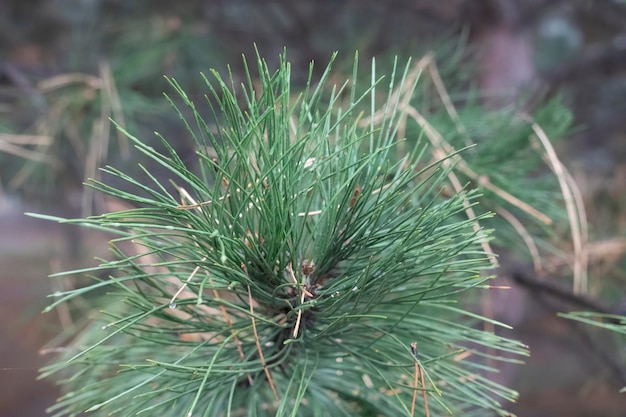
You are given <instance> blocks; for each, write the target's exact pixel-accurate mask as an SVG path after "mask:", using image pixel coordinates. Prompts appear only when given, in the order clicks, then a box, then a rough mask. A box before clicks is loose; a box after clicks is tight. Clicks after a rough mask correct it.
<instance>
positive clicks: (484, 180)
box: [406, 106, 552, 224]
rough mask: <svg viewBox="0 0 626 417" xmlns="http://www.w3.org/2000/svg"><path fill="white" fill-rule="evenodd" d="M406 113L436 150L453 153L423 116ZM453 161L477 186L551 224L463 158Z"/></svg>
mask: <svg viewBox="0 0 626 417" xmlns="http://www.w3.org/2000/svg"><path fill="white" fill-rule="evenodd" d="M406 112H407V114H409V116H411V117H413V119H414V120H415V121H416V122H417V124H418V125H420V127H421V128H422V129H424V133H425V134H426V136H427V137H428V139H429V140H430V141H431V143H432V144H433V146H435V147H436V148H439V149H443V151H444V152H445V153H446V154H452V153H454V148H453V147H452V146H450V145H449V144H448V143H447V142H446V141H445V140H444V139H443V137H442V136H441V134H440V133H439V132H438V131H437V130H436V129H435V128H434V127H433V126H432V125H431V124H430V123H429V122H428V121H427V120H426V118H425V117H424V116H422V115H421V114H420V113H419V112H418V111H417V109H415V108H414V107H412V106H408V107H407V108H406ZM454 159H455V162H457V167H458V170H459V171H460V172H462V173H463V174H465V175H467V176H468V177H469V178H471V179H472V180H474V181H475V182H476V183H477V184H478V185H480V186H482V187H484V188H485V189H487V190H489V191H491V192H492V193H494V194H496V195H497V196H499V197H500V198H502V199H503V200H505V201H506V202H508V203H509V204H511V205H513V206H516V207H518V208H519V209H520V210H522V211H524V212H526V213H527V214H529V215H531V216H533V217H535V218H536V219H537V220H539V221H541V222H542V223H545V224H551V223H552V219H550V218H549V217H548V216H546V215H545V214H543V213H541V212H540V211H539V210H537V209H535V208H534V207H532V206H531V205H530V204H528V203H526V202H524V201H522V200H520V199H519V198H517V197H515V196H514V195H512V194H510V193H508V192H506V191H505V190H503V189H502V188H500V187H498V186H496V185H494V184H493V183H491V181H490V180H489V177H487V176H485V175H479V174H478V173H476V172H475V171H474V170H472V169H471V168H470V167H469V166H468V165H467V163H466V162H465V160H464V159H463V158H461V157H460V156H458V155H456V156H455V157H454Z"/></svg>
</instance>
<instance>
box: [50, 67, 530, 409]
mask: <svg viewBox="0 0 626 417" xmlns="http://www.w3.org/2000/svg"><path fill="white" fill-rule="evenodd" d="M257 63H258V65H257V68H258V77H259V80H260V82H259V83H258V84H255V82H254V81H253V80H254V79H255V77H253V75H252V74H251V71H248V72H247V81H246V83H244V84H243V85H242V86H236V85H235V83H234V82H233V81H232V77H229V78H227V79H223V78H222V77H221V76H220V75H219V74H218V73H217V72H212V73H211V77H210V78H209V77H208V78H205V82H206V85H207V88H208V91H209V95H208V97H207V101H206V103H204V104H200V103H198V104H197V103H195V102H193V101H192V100H190V99H189V97H187V95H186V94H185V92H184V90H183V88H182V87H181V86H180V85H178V83H177V82H176V81H175V80H169V81H170V84H171V86H172V87H173V89H174V90H175V92H176V95H175V96H174V97H171V98H169V97H168V99H169V101H170V103H171V104H172V105H173V107H174V108H175V109H176V111H177V112H178V114H179V115H180V116H181V120H182V122H183V123H184V124H185V126H186V127H187V131H188V132H189V134H190V135H191V136H192V137H193V139H194V141H195V143H196V146H197V154H198V157H199V163H198V166H199V167H198V170H197V172H195V171H192V170H191V169H190V168H189V167H188V165H187V164H186V163H185V162H184V161H183V160H182V159H181V158H180V157H179V155H177V154H176V152H175V151H174V150H173V148H172V147H171V146H170V144H169V142H168V140H167V139H166V138H161V139H162V147H163V149H164V150H165V151H164V152H160V151H157V150H156V149H155V148H153V147H151V146H148V145H146V144H145V143H144V142H143V141H142V140H141V139H139V138H136V137H134V136H133V135H132V134H131V133H129V132H127V131H125V130H124V133H125V134H126V135H127V136H128V138H129V139H130V140H131V142H132V143H133V144H134V146H135V147H136V148H137V149H138V150H139V151H140V152H142V153H143V154H145V155H146V156H147V157H149V158H151V159H152V160H154V161H155V162H157V163H158V164H160V165H162V166H163V167H165V168H166V169H167V170H169V172H170V173H171V177H172V182H171V184H162V183H161V182H159V181H158V180H157V179H156V177H155V176H154V174H153V173H151V172H150V171H148V170H147V169H146V170H144V173H145V176H144V177H142V178H141V179H139V178H131V177H129V176H128V175H126V174H125V173H124V172H122V171H119V170H117V169H115V168H112V167H107V168H104V171H105V172H106V173H108V174H110V175H112V176H115V177H117V178H118V179H120V180H123V181H124V182H126V183H127V185H128V186H130V188H133V189H134V191H127V190H128V189H129V187H123V188H124V189H123V190H122V189H120V188H116V187H113V186H111V185H108V184H107V183H105V182H100V181H91V182H90V185H91V186H92V187H93V188H95V189H96V190H99V191H102V192H104V193H108V194H110V195H112V196H115V197H118V198H120V199H123V200H125V201H127V202H130V203H132V204H133V205H134V206H135V207H136V208H133V209H129V210H125V211H122V212H114V213H105V214H102V215H98V216H93V217H89V218H86V219H78V220H64V219H58V218H53V217H50V216H39V217H45V218H51V219H55V220H59V221H63V222H69V223H75V224H80V225H82V226H86V227H92V228H96V229H100V230H105V231H108V232H111V233H114V234H116V236H117V237H116V238H115V239H113V240H112V241H111V249H112V251H113V253H114V254H115V259H114V260H111V261H106V260H103V261H102V264H101V265H100V266H98V267H95V268H89V269H86V270H80V271H72V272H71V273H72V274H79V273H80V274H84V273H89V274H91V275H92V276H93V283H92V284H91V285H89V286H87V287H84V288H80V289H76V290H71V291H67V292H62V293H57V294H55V296H56V297H57V300H56V301H55V302H54V303H53V304H52V305H51V306H50V307H49V310H50V309H52V308H54V307H55V306H56V305H58V304H60V303H65V302H68V301H71V300H72V299H73V298H75V297H78V296H84V295H86V294H89V293H90V292H93V291H98V290H102V289H106V291H107V295H106V296H105V298H104V299H105V300H106V303H107V304H106V306H105V307H104V308H103V310H102V314H101V315H100V316H99V317H98V320H100V321H102V323H101V324H98V325H89V326H88V327H87V328H86V329H84V330H83V331H81V332H80V333H79V334H78V336H77V337H76V339H75V340H74V341H73V342H72V343H71V344H70V345H69V347H68V349H67V350H68V353H67V355H66V357H64V358H62V359H61V360H59V361H58V362H57V363H55V364H53V365H51V366H49V367H47V368H46V369H45V370H44V371H43V374H42V375H43V376H50V375H53V374H54V375H57V377H58V378H60V379H61V383H62V385H63V387H64V389H65V394H64V396H63V397H62V398H61V399H60V400H59V402H58V403H57V404H56V405H54V406H53V407H51V410H50V411H51V412H52V414H53V415H54V416H66V415H67V416H75V415H79V414H80V413H82V412H84V411H91V412H93V415H102V416H104V415H107V416H108V415H119V416H131V415H132V416H134V415H160V416H240V415H245V416H333V417H335V416H355V415H361V416H378V415H385V416H410V415H429V414H430V415H463V416H470V415H477V416H478V415H480V416H483V415H485V412H486V410H491V411H495V412H497V413H499V414H502V415H504V414H505V412H504V411H503V410H502V409H501V406H500V401H501V400H502V399H504V400H513V399H514V398H515V395H516V394H515V393H514V392H513V391H511V390H509V389H507V388H505V387H502V386H500V385H498V384H496V383H494V382H492V381H491V380H490V377H489V376H490V373H491V372H495V368H494V363H493V362H494V361H497V360H508V361H511V360H512V359H510V358H511V354H512V355H513V356H516V355H524V354H525V353H526V351H525V348H524V346H523V345H521V344H520V343H518V342H515V341H511V340H507V339H505V338H502V337H499V336H497V335H495V334H494V333H493V332H490V331H486V330H483V329H482V328H483V326H482V324H483V323H485V322H489V323H491V324H495V325H501V324H500V323H496V322H493V321H490V320H489V319H486V318H483V317H480V316H477V315H476V314H473V313H472V312H470V311H467V310H466V309H464V307H463V306H462V305H459V303H458V302H459V294H461V293H462V292H464V291H466V290H468V289H471V288H477V287H485V286H486V285H485V281H486V280H488V275H487V274H488V271H487V270H488V269H489V268H491V267H492V266H493V263H492V261H491V259H490V257H491V254H490V253H487V252H486V251H485V246H484V245H485V243H486V242H487V240H488V238H489V235H488V233H487V232H486V231H485V230H484V229H482V228H480V227H477V225H478V224H479V222H481V221H482V220H484V219H485V218H487V217H488V215H486V214H485V215H479V216H477V217H475V218H470V217H468V216H467V214H466V213H467V210H468V207H471V206H472V205H474V204H475V201H476V199H477V197H478V192H477V190H466V189H463V190H460V191H459V190H454V189H450V188H449V187H448V186H447V178H448V174H449V173H450V171H451V170H452V169H453V168H454V164H453V160H454V156H455V155H456V154H454V153H453V154H451V155H448V156H447V157H445V158H444V159H440V160H438V161H434V162H433V161H432V158H431V155H430V153H429V148H430V147H431V145H430V144H429V143H428V142H427V141H426V140H421V139H418V140H414V141H411V143H410V146H407V144H406V143H404V140H401V139H398V134H397V133H398V126H399V125H400V122H401V121H402V120H404V119H403V116H404V113H403V111H404V110H403V106H402V100H403V99H404V98H405V97H406V95H398V94H393V92H394V91H398V89H399V90H402V91H408V92H409V94H412V93H411V92H412V91H413V87H414V86H415V84H416V83H417V82H418V79H417V78H412V77H409V76H408V75H409V70H410V68H411V67H410V65H408V64H407V66H406V67H404V69H402V68H400V69H397V68H395V67H394V69H393V71H392V72H391V74H390V76H388V77H378V76H376V70H375V65H372V76H371V80H370V81H369V82H368V84H369V86H368V87H367V88H365V89H360V88H359V87H358V86H359V85H360V83H359V82H357V70H356V68H357V65H356V64H355V69H354V73H353V76H352V79H351V80H350V82H346V83H345V84H343V85H341V86H332V85H331V82H330V81H329V76H330V74H331V72H330V71H331V67H330V65H329V66H328V68H326V70H325V72H324V74H323V76H322V77H321V79H320V80H319V81H318V82H314V80H312V76H311V75H310V76H309V81H308V83H307V86H306V88H305V89H304V91H303V92H302V93H297V92H294V91H292V90H291V84H290V66H289V63H288V62H287V61H286V59H285V57H284V56H283V57H282V58H281V62H280V65H279V68H278V70H276V71H275V72H271V71H270V70H269V68H268V66H267V65H266V64H265V62H264V61H263V60H262V59H260V58H259V57H257ZM311 74H312V71H311ZM381 98H382V100H381ZM205 104H208V106H206V107H208V109H210V112H208V113H207V111H206V110H205ZM364 109H366V111H368V113H369V115H370V116H372V117H368V118H365V117H364V116H363V112H364ZM189 114H191V117H189V116H188V115H189ZM375 114H377V115H382V117H379V118H376V117H373V116H374V115H375ZM364 120H365V123H364V122H363V121H364ZM120 129H121V128H120ZM122 130H123V129H122ZM417 135H419V132H417ZM398 147H402V148H403V149H406V150H408V152H406V154H403V153H401V152H398ZM448 158H449V159H448ZM412 343H415V346H416V348H417V351H419V355H415V353H417V351H416V352H413V351H412V349H411V345H412ZM507 358H508V359H507ZM418 374H420V376H421V377H422V378H421V382H420V383H418ZM416 393H419V395H417V400H416V396H415V394H416Z"/></svg>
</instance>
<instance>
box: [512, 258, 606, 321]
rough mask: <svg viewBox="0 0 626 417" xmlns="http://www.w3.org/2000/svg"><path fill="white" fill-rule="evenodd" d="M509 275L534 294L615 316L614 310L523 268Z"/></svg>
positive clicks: (518, 268)
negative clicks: (548, 296) (542, 294)
mask: <svg viewBox="0 0 626 417" xmlns="http://www.w3.org/2000/svg"><path fill="white" fill-rule="evenodd" d="M509 274H510V276H511V278H513V280H514V281H515V282H516V283H518V284H519V285H522V286H524V287H526V288H528V289H530V290H533V291H535V292H538V293H544V294H546V295H550V296H552V297H556V298H558V299H561V300H563V301H565V302H567V303H569V304H573V305H575V306H578V307H582V308H585V309H589V310H592V311H595V312H598V313H603V314H617V311H615V309H612V308H610V307H609V306H606V305H604V304H602V303H600V302H599V301H597V300H594V299H592V298H589V297H586V296H584V295H581V294H576V293H574V292H572V291H571V290H569V289H567V288H565V287H562V286H560V285H557V284H555V283H553V282H551V281H548V280H546V279H541V278H540V277H536V276H534V275H533V274H532V273H529V272H527V271H526V270H524V267H517V268H515V269H514V270H512V271H511V272H510V273H509Z"/></svg>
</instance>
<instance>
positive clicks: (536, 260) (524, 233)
mask: <svg viewBox="0 0 626 417" xmlns="http://www.w3.org/2000/svg"><path fill="white" fill-rule="evenodd" d="M496 213H498V215H500V216H502V217H503V218H504V219H505V220H506V221H508V222H509V223H510V224H511V226H513V228H514V229H515V231H516V232H517V234H518V235H520V237H521V238H522V240H523V241H524V243H525V244H526V246H527V247H528V251H529V252H530V256H531V258H532V259H533V267H534V268H535V272H539V271H541V270H542V269H543V266H542V264H541V256H539V249H538V248H537V245H535V241H534V240H533V237H532V236H531V235H530V233H529V232H528V230H526V228H525V227H524V225H523V224H522V222H520V221H519V220H518V219H517V217H515V216H514V215H513V214H512V213H511V212H510V211H508V210H507V209H505V208H504V207H498V208H496Z"/></svg>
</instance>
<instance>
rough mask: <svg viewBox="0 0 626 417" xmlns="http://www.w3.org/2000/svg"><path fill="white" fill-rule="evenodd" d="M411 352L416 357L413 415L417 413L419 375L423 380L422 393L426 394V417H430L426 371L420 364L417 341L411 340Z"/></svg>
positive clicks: (412, 403)
mask: <svg viewBox="0 0 626 417" xmlns="http://www.w3.org/2000/svg"><path fill="white" fill-rule="evenodd" d="M411 352H413V356H414V357H415V379H414V381H413V385H414V386H415V389H414V390H413V401H412V402H411V416H414V415H415V401H416V400H417V390H418V388H419V385H418V382H417V379H418V375H419V377H420V380H421V381H422V395H423V396H424V409H425V410H426V417H430V411H429V410H428V395H427V393H426V383H425V382H424V372H422V370H421V367H420V364H419V353H418V352H417V343H416V342H411Z"/></svg>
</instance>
